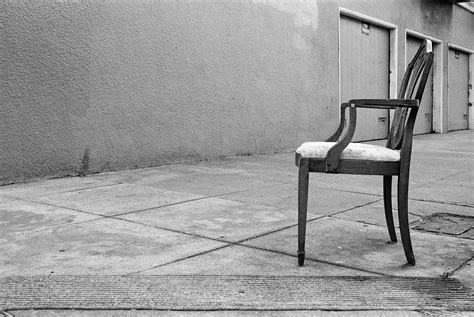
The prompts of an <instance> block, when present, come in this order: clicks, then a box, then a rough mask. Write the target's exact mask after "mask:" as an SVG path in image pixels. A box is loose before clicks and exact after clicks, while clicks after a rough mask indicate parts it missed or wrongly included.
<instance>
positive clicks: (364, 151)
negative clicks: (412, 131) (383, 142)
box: [296, 142, 400, 162]
mask: <svg viewBox="0 0 474 317" xmlns="http://www.w3.org/2000/svg"><path fill="white" fill-rule="evenodd" d="M335 144H336V142H306V143H303V144H302V145H301V146H300V147H299V148H298V149H297V150H296V153H298V154H299V155H301V157H306V158H318V159H325V158H326V156H327V154H328V151H329V149H330V148H331V147H332V146H334V145H335ZM341 159H343V160H366V161H385V162H398V161H400V152H399V151H395V150H391V149H388V148H386V147H383V146H378V145H372V144H362V143H349V145H348V146H347V147H346V148H345V149H344V151H342V154H341Z"/></svg>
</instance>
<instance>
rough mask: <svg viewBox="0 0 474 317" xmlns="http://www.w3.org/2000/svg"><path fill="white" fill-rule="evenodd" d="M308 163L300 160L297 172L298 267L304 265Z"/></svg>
mask: <svg viewBox="0 0 474 317" xmlns="http://www.w3.org/2000/svg"><path fill="white" fill-rule="evenodd" d="M308 185H309V161H308V160H306V159H300V162H299V171H298V265H299V266H303V265H304V258H305V238H306V218H307V211H308Z"/></svg>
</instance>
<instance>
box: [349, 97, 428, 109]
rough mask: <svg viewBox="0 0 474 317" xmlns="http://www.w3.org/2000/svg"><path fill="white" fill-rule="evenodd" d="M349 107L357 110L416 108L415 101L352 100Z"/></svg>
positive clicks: (416, 103) (416, 102) (417, 105)
mask: <svg viewBox="0 0 474 317" xmlns="http://www.w3.org/2000/svg"><path fill="white" fill-rule="evenodd" d="M349 105H351V106H352V105H353V106H354V107H357V108H375V109H396V108H399V107H406V108H418V107H419V105H420V102H419V101H418V100H417V99H352V100H349Z"/></svg>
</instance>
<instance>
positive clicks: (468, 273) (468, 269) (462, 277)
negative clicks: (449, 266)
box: [451, 259, 474, 294]
mask: <svg viewBox="0 0 474 317" xmlns="http://www.w3.org/2000/svg"><path fill="white" fill-rule="evenodd" d="M451 277H452V278H455V279H457V280H459V281H461V282H462V283H463V284H464V285H466V286H468V287H470V288H471V289H472V291H473V294H474V260H473V259H471V260H469V261H468V262H466V263H465V264H464V265H463V266H462V267H461V268H459V270H457V271H456V272H454V274H453V275H452V276H451Z"/></svg>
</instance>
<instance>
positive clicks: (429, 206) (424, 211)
mask: <svg viewBox="0 0 474 317" xmlns="http://www.w3.org/2000/svg"><path fill="white" fill-rule="evenodd" d="M392 201H393V205H394V207H393V208H397V204H396V199H393V200H392ZM408 208H409V209H408V210H409V213H410V214H412V215H414V216H415V215H416V216H419V217H422V216H429V215H432V214H436V213H449V214H455V215H462V216H474V208H472V207H466V206H458V205H454V204H449V203H440V202H430V201H420V200H415V199H410V200H409V203H408Z"/></svg>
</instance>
